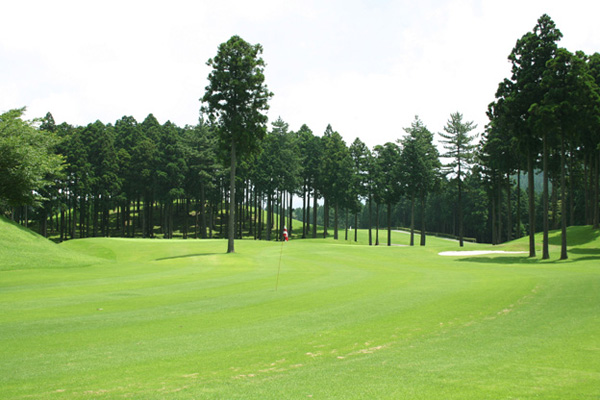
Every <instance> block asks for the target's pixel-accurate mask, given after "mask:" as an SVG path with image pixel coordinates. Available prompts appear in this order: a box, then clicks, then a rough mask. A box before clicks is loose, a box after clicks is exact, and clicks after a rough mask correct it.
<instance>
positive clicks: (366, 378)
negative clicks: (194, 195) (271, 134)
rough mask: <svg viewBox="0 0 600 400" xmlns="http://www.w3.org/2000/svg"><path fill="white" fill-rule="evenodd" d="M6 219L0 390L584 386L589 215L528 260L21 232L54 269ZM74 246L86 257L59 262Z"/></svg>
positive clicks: (269, 392)
mask: <svg viewBox="0 0 600 400" xmlns="http://www.w3.org/2000/svg"><path fill="white" fill-rule="evenodd" d="M16 229H19V228H15V227H13V226H10V225H7V222H6V221H4V220H3V221H0V232H3V231H4V233H0V235H3V236H2V237H1V238H0V239H2V240H0V248H1V249H2V251H3V253H0V254H4V255H6V254H8V255H9V258H10V257H16V258H19V257H21V261H19V263H14V265H26V268H14V269H13V270H11V271H0V326H1V327H2V329H0V342H1V343H2V344H3V345H2V346H1V347H0V393H2V396H1V397H3V398H26V397H31V396H32V397H35V398H49V399H52V398H69V399H71V398H76V399H77V398H120V397H126V396H127V397H136V398H150V399H152V398H156V399H162V398H219V399H220V398H228V399H232V398H273V399H281V398H307V397H308V396H311V397H312V398H393V399H397V398H415V399H432V398H446V399H448V398H457V399H459V398H460V399H469V398H472V399H481V398H519V399H528V398H544V399H565V398H574V399H585V398H596V397H597V394H598V387H600V336H599V335H598V334H597V333H598V332H599V331H600V318H599V317H598V315H600V306H599V305H600V269H599V268H598V260H599V259H600V250H599V248H600V240H599V239H598V236H599V233H600V232H598V231H592V230H591V229H590V228H589V227H588V228H585V227H583V228H573V229H571V231H570V238H571V239H572V240H573V244H574V245H575V247H574V248H571V249H570V255H571V259H570V260H569V261H566V262H558V261H557V260H556V258H557V257H558V250H557V249H555V248H553V249H551V251H553V253H552V255H553V259H552V260H550V261H545V262H541V261H539V260H536V261H533V260H528V259H527V258H526V255H523V256H521V255H510V256H508V255H507V256H495V255H494V256H479V257H440V256H438V255H437V253H438V252H439V251H444V250H456V249H457V247H458V246H457V244H456V243H453V242H450V241H446V240H439V239H435V238H429V239H428V246H427V247H426V248H420V247H418V246H417V247H414V248H410V247H391V248H387V247H366V246H348V245H345V244H343V242H334V241H332V240H327V241H323V240H303V241H302V240H295V241H292V242H290V243H287V244H284V245H283V247H282V244H280V243H267V242H254V241H238V242H237V243H236V250H237V254H234V255H226V254H223V251H224V250H225V242H224V241H210V240H205V241H192V240H189V241H182V240H179V241H162V240H156V241H153V240H146V241H142V240H127V239H84V240H76V241H70V242H66V243H64V244H62V245H60V246H54V245H52V246H50V247H48V246H47V244H46V243H45V242H44V241H43V240H41V239H39V238H36V239H35V241H34V242H30V243H29V244H27V246H29V250H28V252H29V254H36V246H39V252H41V253H43V254H52V257H57V256H60V255H61V252H64V255H65V259H66V260H67V261H68V262H66V264H65V265H66V266H69V267H70V268H60V267H58V265H57V264H56V263H55V262H53V263H54V264H53V265H55V267H54V268H47V267H48V262H47V260H46V258H47V257H46V256H43V255H40V254H37V255H36V256H35V257H31V256H27V257H26V256H25V255H24V254H25V253H23V254H22V255H19V253H18V252H16V251H15V250H14V246H15V241H13V242H8V241H5V238H6V237H7V234H6V232H10V234H8V236H12V237H14V238H17V237H18V236H19V235H24V238H26V237H27V236H26V235H29V233H27V232H26V231H23V230H20V229H19V232H16V231H15V230H16ZM342 237H343V236H342ZM24 238H23V240H25V239H24ZM19 240H20V239H19ZM365 240H366V232H361V237H360V240H359V242H364V241H365ZM380 240H381V241H382V242H384V241H385V238H384V236H380ZM552 241H553V245H556V244H559V241H558V238H557V237H556V234H554V235H553V237H552ZM17 242H18V240H17ZM394 243H401V244H406V243H408V235H405V234H401V233H395V234H394ZM526 246H527V240H526V239H521V240H518V241H515V242H512V243H510V244H508V245H505V246H501V247H497V248H496V249H498V248H503V249H507V250H526V248H527V247H526ZM48 248H51V249H52V250H48ZM481 248H483V246H481V245H476V244H466V246H465V249H481ZM46 251H51V253H45V252H46ZM52 252H55V253H52ZM77 254H82V255H81V256H80V257H81V260H84V261H85V262H82V265H86V268H72V266H73V263H74V262H76V260H77V257H78V256H76V255H77ZM3 257H5V256H3ZM280 257H281V276H280V280H279V288H278V290H277V291H275V283H276V276H277V266H278V263H279V260H280ZM26 258H29V262H26V263H24V262H23V260H25V259H26ZM90 260H93V261H94V263H92V264H91V263H90ZM4 261H6V260H3V264H4Z"/></svg>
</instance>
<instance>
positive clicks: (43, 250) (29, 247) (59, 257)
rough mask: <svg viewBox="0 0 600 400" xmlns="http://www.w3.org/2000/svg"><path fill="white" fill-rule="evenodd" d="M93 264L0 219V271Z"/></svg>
mask: <svg viewBox="0 0 600 400" xmlns="http://www.w3.org/2000/svg"><path fill="white" fill-rule="evenodd" d="M96 261H97V260H95V259H94V258H93V257H90V255H89V254H82V253H77V252H72V251H70V250H68V249H66V248H63V247H61V246H58V245H57V244H55V243H53V242H51V241H49V240H48V239H46V238H44V237H43V236H40V235H38V234H37V233H35V232H33V231H31V230H29V229H27V228H24V227H22V226H21V225H19V224H16V223H14V222H12V221H10V220H8V219H6V218H4V217H2V216H0V271H7V270H20V269H39V268H69V267H81V266H86V265H89V264H91V263H94V262H96Z"/></svg>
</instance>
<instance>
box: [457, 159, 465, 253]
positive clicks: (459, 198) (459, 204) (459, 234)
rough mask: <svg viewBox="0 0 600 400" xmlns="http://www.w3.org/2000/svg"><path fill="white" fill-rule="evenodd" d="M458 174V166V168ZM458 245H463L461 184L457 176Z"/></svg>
mask: <svg viewBox="0 0 600 400" xmlns="http://www.w3.org/2000/svg"><path fill="white" fill-rule="evenodd" d="M459 174H460V166H459ZM458 243H459V246H460V247H463V246H464V243H463V209H462V182H461V180H460V175H459V176H458Z"/></svg>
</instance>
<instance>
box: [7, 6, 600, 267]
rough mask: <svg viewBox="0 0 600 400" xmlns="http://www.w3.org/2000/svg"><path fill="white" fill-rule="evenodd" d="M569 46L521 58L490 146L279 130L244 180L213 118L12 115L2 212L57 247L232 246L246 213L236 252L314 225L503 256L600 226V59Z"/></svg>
mask: <svg viewBox="0 0 600 400" xmlns="http://www.w3.org/2000/svg"><path fill="white" fill-rule="evenodd" d="M561 37H562V34H561V33H560V31H559V30H558V29H557V28H556V27H555V25H554V22H553V21H552V20H551V19H550V17H548V16H546V15H544V16H542V17H541V18H540V19H539V20H538V22H537V24H536V25H535V27H534V29H533V30H532V32H528V33H526V34H525V35H524V36H523V37H522V38H520V39H519V40H518V41H517V43H516V46H515V48H514V49H513V51H512V52H511V54H510V55H509V57H508V59H509V61H510V62H511V65H512V74H511V76H510V77H508V78H506V79H505V80H504V81H502V82H500V83H499V85H498V91H497V92H496V94H495V100H494V101H493V102H492V103H491V104H490V105H489V106H488V117H489V123H488V124H487V125H486V126H485V127H480V129H481V132H482V133H481V134H480V135H477V134H476V132H475V131H476V129H477V128H478V127H476V126H474V125H473V123H472V122H469V121H466V120H464V119H463V115H461V114H460V113H458V112H456V113H453V114H451V115H450V116H449V118H448V122H447V124H446V126H445V127H444V131H443V132H440V133H437V139H438V141H439V143H440V144H441V146H439V147H438V146H436V145H435V142H436V140H435V139H436V134H434V133H432V132H430V131H429V129H428V128H427V126H426V125H425V123H424V122H423V121H421V120H420V119H419V118H418V117H416V118H415V120H414V122H413V123H412V124H411V125H410V126H408V127H405V128H404V133H401V132H399V133H398V140H397V141H395V142H389V143H384V144H381V145H377V146H375V147H373V148H368V147H367V146H366V145H365V143H363V142H362V141H361V140H360V139H359V138H357V139H356V140H355V141H354V142H352V143H346V142H345V141H344V140H343V138H342V136H341V135H340V134H339V133H338V132H336V131H335V130H334V129H333V127H331V126H327V127H326V128H325V130H324V132H323V133H322V134H321V135H318V134H315V133H314V132H313V131H312V130H311V128H309V127H308V126H306V125H303V126H302V127H300V129H299V130H297V131H292V130H290V129H289V126H288V124H287V123H286V122H285V121H284V120H283V119H281V118H278V119H277V120H275V121H274V122H272V123H271V124H270V127H269V129H268V132H266V134H265V135H262V136H261V137H259V138H258V140H256V142H255V143H254V142H253V144H252V146H254V147H256V148H255V149H254V151H252V152H247V153H243V154H240V155H239V157H238V160H237V168H236V171H235V172H236V173H235V174H231V165H233V163H231V151H230V149H229V148H226V146H224V145H223V141H222V140H221V141H220V140H219V136H220V135H222V134H223V132H222V131H223V125H222V124H220V123H219V121H217V120H216V119H215V118H212V117H211V116H210V115H209V114H208V113H204V112H201V113H200V117H199V120H198V123H197V124H196V125H195V126H184V127H179V126H177V125H175V124H173V123H171V122H169V121H167V122H165V123H163V124H161V123H159V122H158V120H157V119H156V118H155V117H154V116H153V115H152V114H150V115H148V116H147V117H146V118H145V119H144V120H143V121H141V122H140V121H136V120H135V119H134V118H133V117H131V116H124V117H122V118H121V119H119V120H117V121H115V122H114V123H106V124H105V123H103V122H101V121H96V122H92V123H90V124H88V125H87V126H72V125H70V124H68V123H62V124H56V123H55V121H54V119H53V117H52V114H51V113H48V114H46V116H45V117H43V118H41V119H39V120H35V121H25V120H23V118H22V116H23V112H24V109H19V110H11V111H9V112H6V113H4V114H2V115H0V151H1V154H2V156H1V157H2V159H1V161H0V172H1V174H0V210H1V211H2V212H3V213H4V215H7V216H9V217H11V218H13V219H15V220H18V221H20V222H21V223H22V224H25V225H31V226H34V227H35V228H36V229H38V230H39V232H40V233H41V234H43V235H45V236H52V237H55V238H56V239H57V240H67V239H72V238H82V237H90V236H123V237H164V238H172V237H174V236H181V237H183V238H215V237H227V228H226V221H227V218H228V215H229V213H230V212H231V211H230V210H232V209H235V210H236V214H237V216H236V219H235V222H236V226H235V235H236V237H238V238H240V237H253V238H256V239H262V240H273V239H274V240H280V239H281V237H280V232H281V231H282V230H283V226H284V225H287V226H288V230H290V231H291V226H292V224H291V223H290V219H292V218H295V219H298V220H300V221H303V222H304V223H303V224H302V228H301V229H298V227H297V225H296V226H295V230H293V231H291V232H290V233H291V235H292V236H294V237H317V235H319V236H321V235H324V236H328V235H331V236H333V237H335V238H336V239H337V238H338V237H340V238H341V235H342V234H344V238H348V237H349V236H348V235H349V232H348V231H347V228H349V227H352V228H363V229H367V228H369V229H370V235H369V240H370V243H371V244H380V243H381V244H384V240H385V239H384V237H386V235H385V234H383V235H382V234H381V233H379V230H380V229H387V230H388V232H389V229H391V228H392V227H406V228H410V229H411V230H412V231H417V230H419V231H427V232H431V233H437V234H443V235H444V234H445V235H452V236H456V237H457V238H459V239H460V240H461V243H462V240H468V239H470V240H477V241H480V242H491V243H494V244H498V243H502V242H504V241H507V240H511V239H514V238H517V237H521V236H523V235H525V234H527V233H529V234H531V233H533V232H536V231H542V230H543V231H544V232H547V231H548V230H549V229H561V228H562V229H563V231H564V230H565V228H566V226H567V225H583V224H588V225H594V226H595V227H597V226H598V219H599V215H598V214H599V207H598V205H599V202H598V171H599V159H600V88H599V85H600V54H598V53H596V54H594V55H592V56H588V55H586V54H583V53H582V52H576V53H571V52H569V51H568V50H566V49H563V48H559V47H558V44H557V43H558V41H559V40H560V38H561ZM215 60H216V59H215ZM205 101H206V96H205ZM234 154H235V153H234ZM231 176H235V179H234V184H235V192H236V193H237V194H236V196H235V197H234V202H233V203H232V204H230V201H229V200H230V192H231V188H232V186H231V185H230V177H231ZM536 187H538V188H539V189H538V190H536V189H535V188H536ZM298 204H302V206H301V207H298V206H297V205H298ZM294 205H296V207H294ZM317 226H319V230H318V231H317ZM382 227H383V228H382ZM345 229H346V230H345ZM380 236H381V237H380ZM563 236H564V237H565V238H566V234H565V235H563ZM349 238H350V239H352V238H353V236H352V232H350V237H349ZM386 244H390V242H389V235H387V243H386ZM411 244H414V237H413V236H412V235H411ZM420 244H421V245H425V236H422V237H421V242H420ZM565 251H566V250H565ZM532 252H533V253H532ZM543 252H544V254H543V257H544V258H547V257H546V256H547V254H546V252H547V234H546V240H545V243H544V249H543ZM531 253H532V254H531ZM530 255H532V256H535V249H533V250H532V249H530ZM561 256H563V255H561ZM564 256H565V257H566V253H565V254H564Z"/></svg>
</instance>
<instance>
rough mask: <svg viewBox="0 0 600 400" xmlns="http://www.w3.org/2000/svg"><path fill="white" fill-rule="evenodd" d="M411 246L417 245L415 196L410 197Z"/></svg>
mask: <svg viewBox="0 0 600 400" xmlns="http://www.w3.org/2000/svg"><path fill="white" fill-rule="evenodd" d="M410 245H411V246H414V245H415V195H414V194H412V195H411V196H410Z"/></svg>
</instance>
